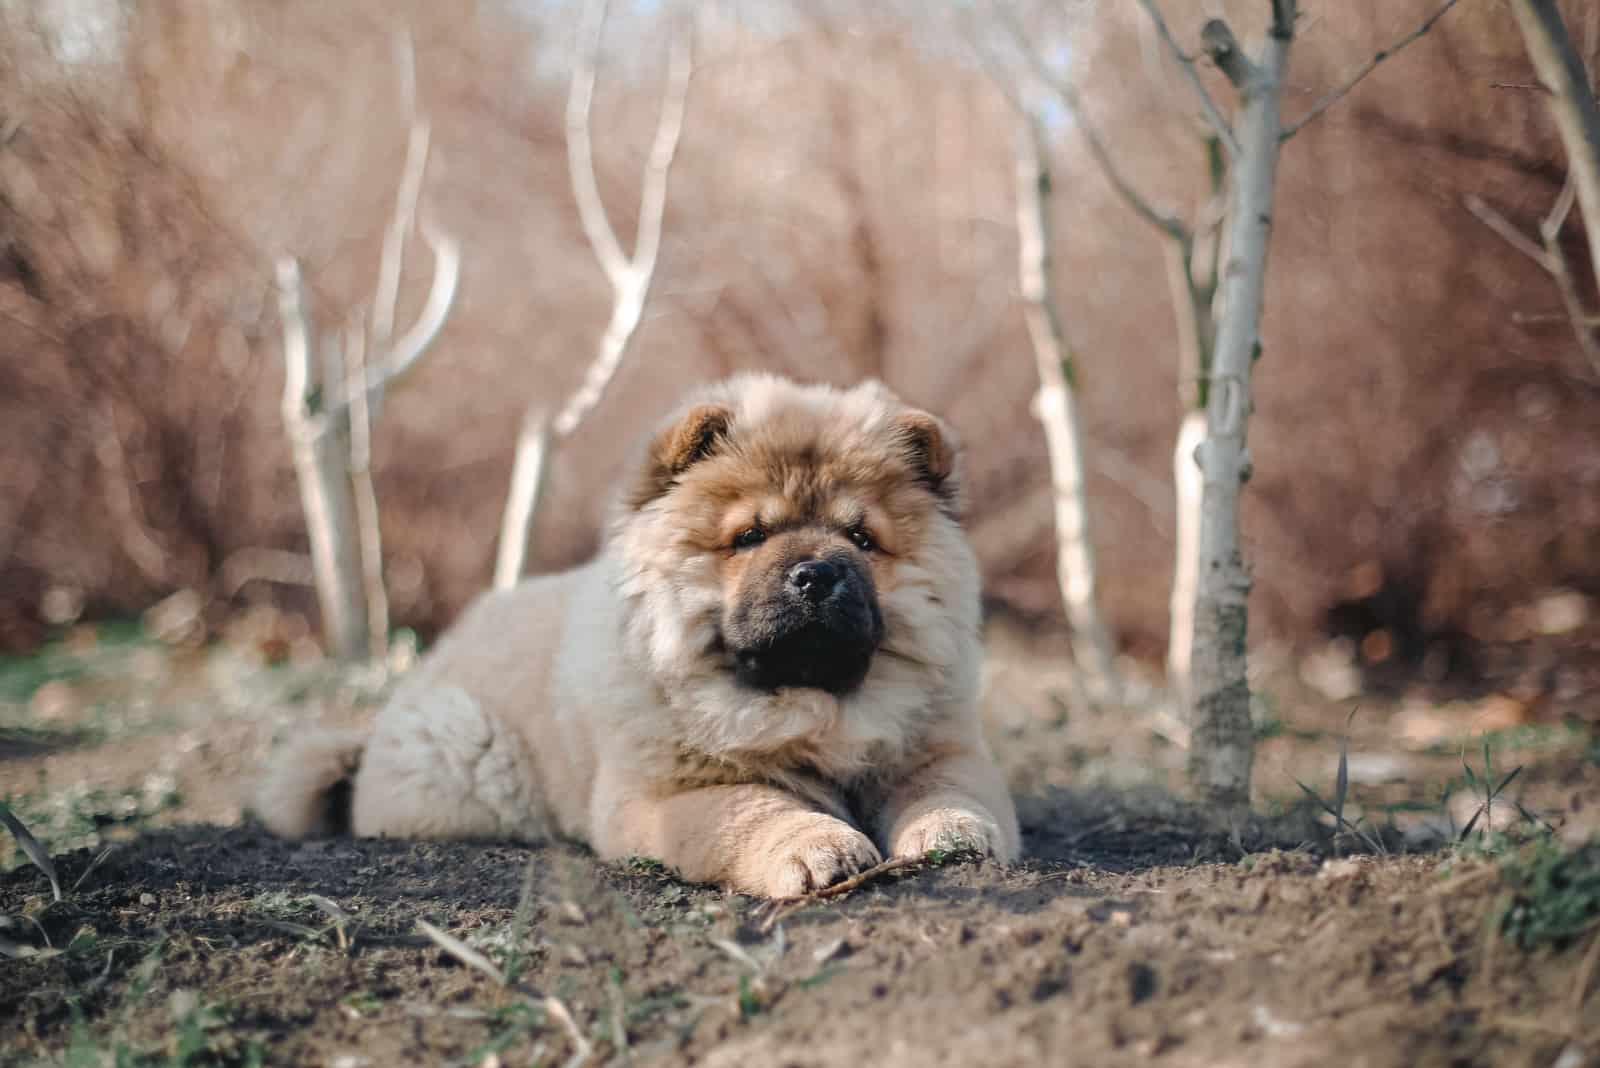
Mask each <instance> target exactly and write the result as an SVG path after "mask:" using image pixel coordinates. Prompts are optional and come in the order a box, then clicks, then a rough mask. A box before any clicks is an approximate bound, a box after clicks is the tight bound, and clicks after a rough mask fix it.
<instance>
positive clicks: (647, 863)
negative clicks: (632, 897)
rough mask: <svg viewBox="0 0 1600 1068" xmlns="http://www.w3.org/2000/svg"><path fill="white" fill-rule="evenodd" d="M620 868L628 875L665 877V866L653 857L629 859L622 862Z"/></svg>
mask: <svg viewBox="0 0 1600 1068" xmlns="http://www.w3.org/2000/svg"><path fill="white" fill-rule="evenodd" d="M622 868H623V870H624V871H626V872H627V873H628V874H629V875H666V874H667V866H666V865H665V864H663V863H661V862H660V861H659V860H657V859H656V858H655V857H638V856H633V857H629V858H628V859H627V860H624V861H623V862H622Z"/></svg>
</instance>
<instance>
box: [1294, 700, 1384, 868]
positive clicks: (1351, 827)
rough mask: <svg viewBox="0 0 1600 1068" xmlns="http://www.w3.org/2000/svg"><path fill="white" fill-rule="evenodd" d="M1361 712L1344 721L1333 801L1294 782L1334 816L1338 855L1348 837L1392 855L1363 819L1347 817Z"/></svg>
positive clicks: (1333, 839)
mask: <svg viewBox="0 0 1600 1068" xmlns="http://www.w3.org/2000/svg"><path fill="white" fill-rule="evenodd" d="M1359 711H1361V709H1360V707H1359V706H1357V707H1356V708H1352V709H1351V710H1350V715H1349V716H1348V717H1346V719H1345V721H1344V733H1343V734H1342V735H1341V736H1340V738H1339V763H1338V767H1337V770H1335V772H1334V777H1333V798H1332V800H1331V801H1325V800H1323V798H1322V795H1321V794H1319V793H1317V792H1316V791H1315V790H1313V789H1312V788H1311V787H1309V786H1307V785H1306V784H1305V783H1303V782H1301V781H1300V780H1299V779H1296V780H1294V784H1295V785H1296V786H1298V787H1300V790H1301V792H1302V793H1304V794H1305V795H1306V797H1307V798H1309V799H1310V800H1311V801H1312V803H1313V804H1315V805H1316V806H1317V807H1318V808H1320V809H1322V811H1324V812H1326V813H1327V814H1328V815H1330V816H1332V817H1333V834H1332V835H1330V836H1329V839H1328V844H1329V845H1331V846H1332V847H1333V851H1334V854H1335V855H1337V854H1338V853H1339V852H1340V851H1341V848H1342V844H1343V842H1344V840H1345V839H1347V838H1358V839H1360V840H1361V841H1363V842H1365V843H1366V844H1367V847H1368V848H1369V849H1371V850H1372V851H1373V852H1374V853H1379V854H1387V853H1388V852H1389V850H1388V849H1387V848H1386V847H1385V846H1384V844H1383V839H1382V837H1380V836H1379V835H1377V834H1374V833H1373V832H1372V831H1370V830H1368V829H1367V828H1364V827H1362V826H1361V825H1360V824H1361V822H1362V819H1361V818H1358V819H1357V820H1355V821H1354V822H1352V821H1351V820H1348V819H1346V818H1345V815H1344V810H1345V801H1346V799H1347V798H1348V797H1349V795H1350V724H1351V723H1353V722H1354V721H1355V718H1356V713H1357V712H1359Z"/></svg>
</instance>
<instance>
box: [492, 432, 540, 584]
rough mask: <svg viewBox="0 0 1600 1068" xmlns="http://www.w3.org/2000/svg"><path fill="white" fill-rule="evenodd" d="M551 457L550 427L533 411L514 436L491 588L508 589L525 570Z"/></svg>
mask: <svg viewBox="0 0 1600 1068" xmlns="http://www.w3.org/2000/svg"><path fill="white" fill-rule="evenodd" d="M549 455H550V424H549V422H548V421H547V420H546V419H545V418H544V416H542V415H539V414H536V413H534V412H532V411H530V412H528V414H527V415H526V416H525V417H524V418H523V420H522V432H521V433H520V434H518V435H517V453H516V459H515V460H514V461H512V465H511V492H510V494H509V495H508V496H507V498H506V510H505V514H504V515H503V516H502V517H501V519H500V544H499V548H498V549H497V551H496V553H495V559H494V588H495V589H497V590H504V589H510V588H511V587H512V586H515V585H516V584H517V580H518V579H520V578H521V577H522V573H523V571H524V569H525V568H526V567H527V557H528V539H529V537H530V536H531V535H532V533H533V517H534V516H536V515H538V514H539V498H540V497H541V496H542V495H543V493H544V472H545V466H546V460H547V458H548V457H549Z"/></svg>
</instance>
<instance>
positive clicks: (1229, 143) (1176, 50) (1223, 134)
mask: <svg viewBox="0 0 1600 1068" xmlns="http://www.w3.org/2000/svg"><path fill="white" fill-rule="evenodd" d="M1139 6H1140V7H1142V8H1144V11H1145V14H1146V15H1149V16H1150V21H1151V22H1153V23H1155V27H1156V32H1157V33H1159V34H1160V35H1161V39H1162V40H1163V41H1164V42H1166V45H1167V50H1168V51H1169V52H1171V53H1172V58H1173V59H1175V60H1177V61H1178V69H1179V70H1181V71H1182V72H1183V76H1184V79H1185V80H1186V81H1188V83H1189V86H1190V88H1192V89H1193V90H1194V92H1195V96H1197V97H1198V98H1199V99H1200V109H1201V110H1202V111H1204V112H1205V116H1206V121H1207V122H1209V123H1210V124H1211V128H1212V129H1213V130H1215V131H1216V132H1217V137H1218V139H1219V140H1221V142H1222V145H1223V147H1224V148H1226V149H1227V150H1228V155H1230V156H1237V155H1238V154H1239V142H1238V140H1237V139H1236V138H1235V137H1234V136H1233V128H1232V127H1231V126H1229V125H1228V120H1227V119H1225V118H1223V117H1222V112H1221V111H1219V110H1217V102H1216V101H1215V100H1213V99H1212V98H1211V94H1210V93H1208V92H1206V87H1205V83H1204V82H1202V81H1201V80H1200V73H1199V71H1197V70H1195V68H1194V60H1193V59H1191V58H1190V57H1189V56H1188V55H1186V54H1185V53H1184V51H1183V49H1182V48H1180V47H1178V42H1177V40H1176V39H1175V38H1174V37H1173V36H1172V30H1170V29H1169V28H1168V27H1167V20H1166V19H1164V18H1162V17H1161V9H1160V8H1158V7H1156V5H1155V0H1139Z"/></svg>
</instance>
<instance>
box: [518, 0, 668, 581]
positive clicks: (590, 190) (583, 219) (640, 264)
mask: <svg viewBox="0 0 1600 1068" xmlns="http://www.w3.org/2000/svg"><path fill="white" fill-rule="evenodd" d="M606 7H607V4H606V0H587V2H586V3H585V5H584V10H583V17H582V21H581V25H580V26H579V29H578V54H577V57H576V59H575V61H574V64H573V70H572V81H571V84H570V85H569V87H568V93H567V170H568V175H569V177H570V178H571V181H572V195H573V197H574V199H575V200H576V201H577V204H578V221H579V223H580V224H581V225H582V227H583V233H584V236H585V237H586V238H587V239H588V242H589V247H590V249H591V250H592V251H593V252H594V256H595V259H596V260H597V261H599V264H600V269H601V271H602V272H603V273H604V274H605V276H606V281H607V282H609V283H610V284H611V318H610V320H609V321H608V322H607V324H606V330H605V333H604V334H602V335H601V337H600V343H599V345H598V346H597V347H596V349H595V357H594V360H593V361H592V362H591V363H590V364H589V368H588V370H587V371H585V372H584V376H583V381H582V383H580V384H579V386H578V388H577V389H576V390H574V391H573V393H572V395H571V396H570V397H568V398H567V400H566V402H565V403H564V404H562V405H561V407H560V408H559V409H558V410H557V411H556V413H555V415H554V417H553V418H550V419H549V420H548V421H547V420H546V419H545V417H544V415H543V414H541V413H540V412H539V411H538V410H537V409H536V408H535V407H533V406H530V407H529V408H528V410H527V412H525V413H524V415H523V419H522V431H521V433H520V434H519V436H518V439H517V452H516V459H515V460H514V461H513V463H512V468H511V486H510V489H509V490H508V492H507V494H506V507H505V512H504V513H503V514H502V516H501V520H500V543H499V546H498V547H497V549H496V552H495V567H494V586H495V588H496V589H505V588H507V587H509V586H512V585H515V584H516V582H517V580H518V579H520V578H521V577H522V572H523V569H524V567H525V566H526V561H527V558H528V556H529V540H530V538H531V537H532V533H533V526H534V521H535V519H536V517H537V515H538V510H539V499H540V497H541V495H542V493H543V488H544V476H545V469H546V467H547V466H548V465H549V462H550V451H551V449H552V448H553V447H554V446H555V445H556V444H558V443H560V442H561V441H563V440H565V439H566V438H568V437H570V436H571V435H572V433H573V432H574V431H575V430H577V429H578V427H579V426H581V425H582V424H583V421H584V420H585V419H587V418H588V417H589V415H590V413H591V412H593V411H594V409H595V407H596V406H597V405H598V404H599V403H600V400H601V398H603V397H604V396H605V391H606V389H607V387H609V386H610V384H611V380H612V379H613V378H615V377H616V374H617V369H618V368H619V367H621V366H622V361H623V359H624V358H625V357H626V356H627V354H628V349H629V347H630V346H631V345H632V343H633V337H634V334H636V333H637V332H638V329H639V320H640V319H641V318H642V317H643V315H644V307H645V302H646V300H647V299H648V298H649V295H650V283H651V281H652V280H653V279H654V278H655V271H656V260H657V258H658V257H659V255H660V252H661V230H662V222H663V220H664V218H665V216H666V208H667V178H668V175H669V174H670V173H671V170H672V162H673V160H674V158H676V156H677V152H678V141H679V139H680V138H681V137H682V135H683V117H684V112H685V109H686V106H687V102H688V95H689V79H690V78H691V76H692V75H693V73H694V53H693V45H692V40H691V37H690V32H689V30H688V29H683V30H681V31H680V32H679V33H677V34H676V35H675V36H674V37H673V41H672V48H671V53H670V55H669V57H668V62H667V86H666V89H665V91H664V92H663V94H662V98H661V113H660V116H659V118H658V120H657V122H656V133H655V138H654V140H653V141H652V142H651V145H650V157H649V159H648V160H646V161H645V169H644V178H643V180H642V181H641V183H640V190H639V225H638V229H637V230H636V231H635V234H634V249H633V255H632V256H627V255H625V254H624V253H623V251H622V243H621V241H619V240H618V239H617V233H616V230H615V229H614V228H613V227H612V225H611V219H610V217H609V216H608V215H607V214H606V208H605V203H604V202H603V201H602V200H601V199H600V184H599V181H598V180H597V179H596V177H595V171H594V149H593V131H592V129H591V125H592V124H591V113H592V111H593V106H594V83H595V77H596V74H597V68H598V65H599V60H600V38H601V34H602V31H603V30H604V29H605V21H606Z"/></svg>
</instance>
